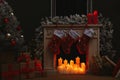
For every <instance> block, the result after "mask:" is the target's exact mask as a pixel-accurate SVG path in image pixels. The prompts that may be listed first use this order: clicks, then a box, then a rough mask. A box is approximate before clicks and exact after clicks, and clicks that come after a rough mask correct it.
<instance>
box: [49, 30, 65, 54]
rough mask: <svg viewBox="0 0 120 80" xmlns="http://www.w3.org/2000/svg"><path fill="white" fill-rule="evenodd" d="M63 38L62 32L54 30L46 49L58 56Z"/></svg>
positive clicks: (63, 33)
mask: <svg viewBox="0 0 120 80" xmlns="http://www.w3.org/2000/svg"><path fill="white" fill-rule="evenodd" d="M64 37H65V32H64V31H63V30H55V31H54V34H53V37H52V39H51V41H50V42H49V44H48V49H49V51H50V52H51V53H53V54H60V45H61V41H62V39H63V38H64Z"/></svg>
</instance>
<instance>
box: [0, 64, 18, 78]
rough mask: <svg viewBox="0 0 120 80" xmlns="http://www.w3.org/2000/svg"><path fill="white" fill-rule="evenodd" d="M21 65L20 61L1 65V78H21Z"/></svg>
mask: <svg viewBox="0 0 120 80" xmlns="http://www.w3.org/2000/svg"><path fill="white" fill-rule="evenodd" d="M19 69H20V65H19V64H18V63H11V64H10V63H9V64H1V65H0V73H1V76H0V80H20V71H19Z"/></svg>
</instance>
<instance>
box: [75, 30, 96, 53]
mask: <svg viewBox="0 0 120 80" xmlns="http://www.w3.org/2000/svg"><path fill="white" fill-rule="evenodd" d="M93 34H94V31H93V29H85V31H84V33H83V35H82V37H81V38H80V39H79V40H78V42H77V44H76V47H77V50H78V52H79V53H80V54H87V50H88V44H89V40H90V39H91V38H92V37H93Z"/></svg>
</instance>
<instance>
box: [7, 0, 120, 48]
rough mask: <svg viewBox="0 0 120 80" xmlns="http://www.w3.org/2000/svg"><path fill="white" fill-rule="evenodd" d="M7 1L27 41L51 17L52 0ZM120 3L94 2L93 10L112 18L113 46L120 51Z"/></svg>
mask: <svg viewBox="0 0 120 80" xmlns="http://www.w3.org/2000/svg"><path fill="white" fill-rule="evenodd" d="M6 1H7V2H8V3H9V4H10V5H11V6H12V8H13V9H14V12H15V15H16V17H17V18H18V20H19V21H20V22H21V25H22V28H23V30H24V35H25V39H26V41H29V40H30V39H31V38H32V36H33V34H34V29H35V28H36V27H38V26H39V25H40V20H41V18H42V17H45V16H50V0H6ZM81 1H82V0H81ZM118 1H119V0H93V9H94V10H98V11H99V12H101V13H102V14H103V16H104V17H106V18H110V20H111V21H112V23H113V25H114V29H115V31H114V34H113V35H114V39H113V45H114V48H115V49H117V50H120V49H119V46H120V42H119V40H120V10H119V7H120V3H119V2H118ZM61 6H62V4H61Z"/></svg>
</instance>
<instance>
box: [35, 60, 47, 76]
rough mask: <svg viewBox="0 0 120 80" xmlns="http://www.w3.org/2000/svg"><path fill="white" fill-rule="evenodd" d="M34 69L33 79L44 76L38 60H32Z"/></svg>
mask: <svg viewBox="0 0 120 80" xmlns="http://www.w3.org/2000/svg"><path fill="white" fill-rule="evenodd" d="M34 68H35V77H44V76H45V75H46V73H45V71H43V69H42V63H41V61H40V60H39V59H36V58H35V60H34Z"/></svg>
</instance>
